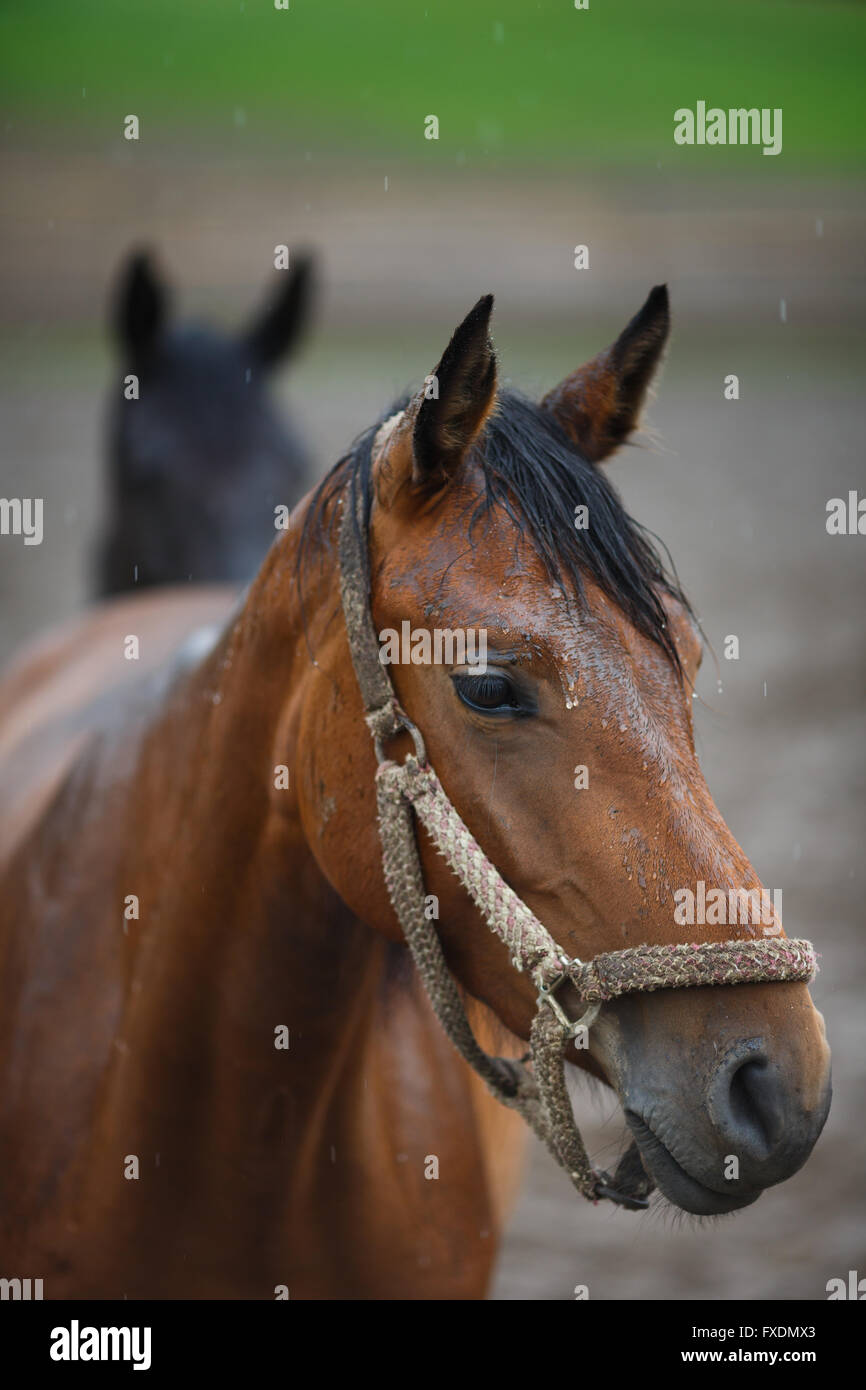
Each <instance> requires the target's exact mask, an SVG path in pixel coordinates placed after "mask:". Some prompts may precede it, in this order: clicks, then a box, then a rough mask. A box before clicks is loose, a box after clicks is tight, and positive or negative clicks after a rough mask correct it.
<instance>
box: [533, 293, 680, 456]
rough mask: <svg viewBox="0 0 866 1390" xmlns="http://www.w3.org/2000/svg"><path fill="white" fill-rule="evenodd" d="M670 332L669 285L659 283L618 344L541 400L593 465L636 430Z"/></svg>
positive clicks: (614, 344) (619, 338)
mask: <svg viewBox="0 0 866 1390" xmlns="http://www.w3.org/2000/svg"><path fill="white" fill-rule="evenodd" d="M669 330H670V309H669V305H668V290H667V285H656V287H655V289H653V290H651V291H650V294H649V298H648V299H647V301H646V303H645V304H644V306H643V308H642V309H641V310H640V311H639V312H638V313H637V314H635V316H634V318H633V319H632V321H631V323H630V324H629V325H628V327H627V328H625V329H624V330H623V332H622V333H621V334H620V335H619V337H618V338H617V340H616V342H615V343H613V344H612V346H611V347H609V348H607V349H605V351H604V352H600V353H599V354H598V356H597V357H594V358H593V359H592V361H591V362H587V363H585V364H584V366H582V367H579V368H578V370H577V371H576V372H572V374H571V376H567V377H566V378H565V380H564V381H563V382H561V383H560V384H559V386H557V387H556V388H555V389H554V390H553V391H550V392H549V393H548V394H547V395H546V396H545V397H544V400H543V401H542V402H541V404H542V407H543V409H545V410H548V411H549V412H550V414H551V415H553V416H554V417H555V419H556V420H557V422H558V423H559V424H560V425H561V426H562V428H563V429H564V430H565V432H566V434H567V435H569V436H570V437H571V438H572V439H573V440H574V442H575V444H576V445H577V446H578V448H579V449H580V452H581V453H582V454H583V456H584V458H586V459H587V460H588V461H589V462H590V463H600V462H601V461H602V459H606V458H607V457H608V455H609V454H612V453H613V451H614V449H616V448H617V447H618V446H619V445H620V444H622V443H623V441H624V440H625V439H627V438H628V436H629V435H630V434H631V432H632V430H633V429H635V427H636V425H637V423H638V420H639V418H640V412H641V407H642V406H643V403H644V399H645V397H646V394H647V389H648V387H649V385H650V382H651V381H652V379H653V376H654V375H655V372H656V369H657V367H658V365H659V362H660V360H661V357H662V354H663V352H664V348H665V344H666V343H667V340H668V333H669Z"/></svg>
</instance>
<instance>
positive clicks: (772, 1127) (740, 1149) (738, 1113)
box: [707, 1043, 787, 1163]
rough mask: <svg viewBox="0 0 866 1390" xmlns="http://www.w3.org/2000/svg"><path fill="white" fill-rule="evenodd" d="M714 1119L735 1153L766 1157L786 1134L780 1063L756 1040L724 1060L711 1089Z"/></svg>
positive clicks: (754, 1158) (750, 1156)
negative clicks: (774, 1062)
mask: <svg viewBox="0 0 866 1390" xmlns="http://www.w3.org/2000/svg"><path fill="white" fill-rule="evenodd" d="M707 1099H708V1103H709V1108H710V1113H711V1115H712V1118H713V1122H714V1124H715V1126H716V1128H717V1130H718V1132H719V1134H720V1136H721V1138H722V1139H723V1140H724V1142H725V1143H726V1144H730V1146H731V1150H732V1152H733V1153H736V1154H739V1155H741V1156H742V1157H743V1158H746V1159H749V1160H752V1161H753V1162H759V1163H760V1162H764V1161H766V1160H767V1159H768V1158H769V1157H770V1156H771V1154H773V1152H774V1151H775V1150H777V1149H778V1148H779V1145H780V1144H781V1143H782V1142H783V1140H784V1137H785V1126H786V1109H787V1107H786V1089H785V1086H784V1085H783V1083H782V1078H781V1077H780V1075H779V1072H778V1070H777V1068H776V1067H774V1066H773V1065H772V1064H771V1063H770V1062H769V1060H768V1059H767V1057H766V1056H765V1055H764V1054H763V1052H762V1051H761V1050H760V1048H759V1047H758V1046H757V1045H756V1044H754V1043H752V1044H746V1045H745V1046H742V1047H740V1048H737V1049H735V1050H734V1051H733V1052H732V1053H730V1054H729V1055H728V1056H727V1057H726V1058H725V1060H724V1061H723V1062H722V1064H721V1066H720V1067H719V1069H718V1071H717V1072H716V1074H715V1076H714V1077H713V1080H712V1082H711V1083H710V1087H709V1092H708V1097H707Z"/></svg>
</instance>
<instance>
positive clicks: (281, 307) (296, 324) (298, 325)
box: [245, 254, 315, 367]
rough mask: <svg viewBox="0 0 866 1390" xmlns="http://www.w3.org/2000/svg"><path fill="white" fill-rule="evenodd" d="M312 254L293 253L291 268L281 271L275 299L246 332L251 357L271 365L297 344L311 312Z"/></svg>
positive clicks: (313, 278) (260, 363) (268, 365)
mask: <svg viewBox="0 0 866 1390" xmlns="http://www.w3.org/2000/svg"><path fill="white" fill-rule="evenodd" d="M313 264H314V263H313V257H312V256H311V255H308V254H300V255H297V256H293V257H292V269H291V270H290V271H289V273H288V275H287V276H286V275H283V276H282V280H281V284H280V289H279V291H278V293H277V297H276V299H275V300H274V301H273V303H272V304H270V305H269V307H268V308H267V309H265V311H264V313H262V314H260V315H259V317H258V318H257V319H256V321H255V322H254V324H253V326H252V327H251V328H250V329H249V330H248V331H247V333H246V335H245V342H246V344H247V347H248V348H249V351H250V352H251V354H252V356H253V359H254V361H256V362H257V363H258V364H259V366H261V367H273V366H274V365H275V363H277V362H278V361H279V360H280V358H281V357H286V356H288V355H289V353H291V352H292V351H293V350H294V348H295V347H296V346H297V344H298V341H299V340H300V338H301V335H302V333H303V331H304V329H305V328H306V326H307V322H308V320H309V316H310V304H311V301H312V297H313V290H314V280H315V277H314V273H313Z"/></svg>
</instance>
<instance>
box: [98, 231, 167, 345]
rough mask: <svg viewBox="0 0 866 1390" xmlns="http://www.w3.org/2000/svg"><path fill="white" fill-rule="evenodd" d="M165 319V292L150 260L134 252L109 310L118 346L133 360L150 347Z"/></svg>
mask: <svg viewBox="0 0 866 1390" xmlns="http://www.w3.org/2000/svg"><path fill="white" fill-rule="evenodd" d="M167 316H168V292H167V290H166V289H165V286H164V285H163V283H162V281H161V280H160V279H159V277H158V275H157V274H156V271H155V270H154V267H153V263H152V261H151V259H150V257H149V256H148V255H147V253H146V252H144V251H137V252H135V253H134V254H133V255H132V256H130V257H129V259H128V260H127V262H126V264H125V266H124V268H123V270H122V271H121V274H120V279H119V282H118V286H117V290H116V292H115V296H114V304H113V307H112V313H111V318H112V324H113V327H114V333H115V336H116V337H117V339H118V341H119V342H120V344H121V345H122V346H123V347H124V348H126V350H127V351H128V352H130V353H131V354H132V356H133V357H140V356H142V354H144V353H146V352H147V351H148V350H149V349H150V348H151V347H153V345H154V343H155V342H156V340H157V338H158V337H159V335H160V333H161V332H162V329H163V327H164V326H165V320H166V318H167Z"/></svg>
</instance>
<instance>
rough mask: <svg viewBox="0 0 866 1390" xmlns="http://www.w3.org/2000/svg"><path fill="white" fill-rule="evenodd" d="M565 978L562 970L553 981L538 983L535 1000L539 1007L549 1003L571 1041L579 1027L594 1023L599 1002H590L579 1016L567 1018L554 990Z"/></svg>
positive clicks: (565, 975)
mask: <svg viewBox="0 0 866 1390" xmlns="http://www.w3.org/2000/svg"><path fill="white" fill-rule="evenodd" d="M567 979H568V976H567V974H566V973H565V972H564V971H563V973H562V974H561V975H557V977H556V979H555V980H554V981H553V983H552V984H549V985H546V986H545V985H539V987H538V998H537V1000H536V1003H537V1004H538V1007H539V1008H541V1005H542V1004H549V1005H550V1007H551V1009H552V1010H553V1013H554V1016H555V1017H556V1019H557V1021H558V1022H559V1023H560V1024H561V1026H562V1028H563V1030H564V1032H565V1033H566V1035H567V1037H568V1039H569V1041H571V1040H572V1039H574V1038H576V1037H577V1035H578V1033H579V1032H580V1031H581V1029H583V1028H591V1027H592V1025H593V1023H595V1020H596V1019H597V1018H598V1015H599V1010H600V1009H601V1004H600V1003H598V1002H597V1001H596V1002H594V1003H591V1004H587V1006H586V1008H585V1009H584V1011H583V1013H582V1014H581V1015H580V1017H579V1018H569V1017H568V1014H567V1013H566V1012H565V1009H564V1008H563V1007H562V1005H561V1004H560V1002H559V1000H558V999H557V997H556V991H557V990H558V989H559V986H560V985H561V984H563V983H564V981H565V980H567Z"/></svg>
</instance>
